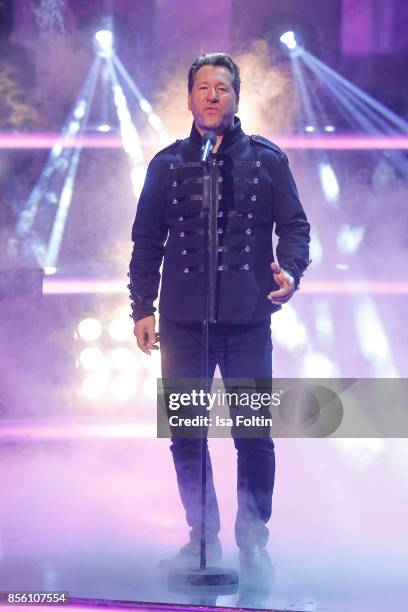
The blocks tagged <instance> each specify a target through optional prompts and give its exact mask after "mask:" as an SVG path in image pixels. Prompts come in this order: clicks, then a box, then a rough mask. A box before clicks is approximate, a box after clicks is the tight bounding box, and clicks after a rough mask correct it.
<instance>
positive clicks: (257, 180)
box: [254, 177, 259, 185]
mask: <svg viewBox="0 0 408 612" xmlns="http://www.w3.org/2000/svg"><path fill="white" fill-rule="evenodd" d="M254 183H255V185H257V184H258V183H259V179H258V178H256V177H255V178H254Z"/></svg>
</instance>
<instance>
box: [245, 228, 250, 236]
mask: <svg viewBox="0 0 408 612" xmlns="http://www.w3.org/2000/svg"><path fill="white" fill-rule="evenodd" d="M245 233H246V234H248V236H250V235H251V234H252V230H251V228H250V227H248V229H247V230H246V232H245Z"/></svg>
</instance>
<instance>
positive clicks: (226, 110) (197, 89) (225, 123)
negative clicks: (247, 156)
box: [188, 66, 238, 135]
mask: <svg viewBox="0 0 408 612" xmlns="http://www.w3.org/2000/svg"><path fill="white" fill-rule="evenodd" d="M188 109H189V110H191V112H192V113H193V116H194V120H195V125H196V128H197V130H198V131H199V132H200V134H201V135H203V134H204V132H206V131H207V130H212V131H213V132H215V133H216V134H223V133H224V132H225V131H226V130H227V129H228V128H229V127H231V126H232V124H233V122H234V115H235V113H236V112H237V111H238V97H237V96H236V94H235V91H234V87H233V85H232V74H231V72H230V71H229V70H228V69H227V68H224V67H223V66H202V67H201V68H200V69H199V70H197V72H196V75H195V80H194V85H193V89H192V90H191V93H189V94H188Z"/></svg>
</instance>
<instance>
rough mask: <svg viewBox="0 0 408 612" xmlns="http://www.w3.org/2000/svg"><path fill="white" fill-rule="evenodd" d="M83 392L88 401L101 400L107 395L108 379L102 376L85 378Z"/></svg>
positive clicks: (96, 375)
mask: <svg viewBox="0 0 408 612" xmlns="http://www.w3.org/2000/svg"><path fill="white" fill-rule="evenodd" d="M81 390H82V394H83V396H84V397H86V399H89V400H98V399H101V398H102V397H103V396H104V395H105V391H106V378H105V377H104V376H101V375H100V374H99V375H98V374H95V375H93V376H88V378H85V380H84V381H83V382H82V386H81Z"/></svg>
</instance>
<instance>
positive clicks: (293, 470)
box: [0, 438, 408, 612]
mask: <svg viewBox="0 0 408 612" xmlns="http://www.w3.org/2000/svg"><path fill="white" fill-rule="evenodd" d="M337 442H338V441H337ZM384 444H385V446H384V448H383V450H382V452H381V454H380V455H375V452H374V451H371V455H370V459H369V458H368V455H367V453H368V451H367V448H366V449H365V452H366V454H365V455H361V452H362V450H361V448H360V451H361V452H360V455H359V456H360V460H359V461H360V463H358V462H357V463H356V462H354V463H353V462H351V456H352V453H353V452H354V453H355V452H356V450H355V449H354V451H352V450H351V448H350V447H349V448H348V450H347V453H346V454H344V453H343V452H342V450H341V446H339V444H335V441H333V440H277V441H276V453H277V479H276V489H275V494H274V511H273V518H272V520H271V522H270V542H269V552H270V555H271V558H272V562H273V565H274V569H275V577H274V580H273V583H271V585H270V590H269V592H268V593H265V592H257V591H256V590H253V589H248V588H242V587H240V589H239V591H238V592H237V593H235V594H232V595H222V596H218V597H215V596H214V595H212V594H208V593H207V594H206V593H203V594H201V595H200V594H190V595H188V594H180V593H173V592H171V591H170V590H169V589H168V587H167V585H166V580H165V576H164V575H163V574H162V573H161V572H160V571H159V570H158V562H159V560H160V559H161V558H164V557H167V556H169V555H171V554H173V553H174V552H175V551H176V550H177V548H178V546H180V545H181V544H183V543H184V542H185V541H186V538H187V530H186V527H185V524H184V518H183V513H182V511H181V508H180V504H179V500H178V494H177V485H176V480H175V475H174V473H173V466H172V462H171V457H170V454H169V450H168V441H167V440H158V439H154V438H151V439H146V438H138V439H131V440H129V439H127V440H126V439H82V440H73V439H66V440H64V439H62V440H52V441H51V440H48V441H45V440H43V441H41V440H37V441H31V442H29V441H28V440H19V441H16V440H14V441H4V440H3V441H2V442H1V445H0V488H1V506H0V518H1V522H0V591H44V590H46V591H66V592H68V593H69V594H70V596H71V597H73V598H74V600H75V601H74V603H75V605H76V606H79V605H81V606H83V607H84V609H85V608H86V609H87V610H89V609H93V608H95V609H96V607H98V608H99V607H100V606H101V605H103V602H105V603H106V605H107V606H109V607H110V608H111V609H114V608H115V607H122V606H124V605H126V606H127V605H130V603H127V604H125V603H124V602H134V603H135V604H136V602H139V603H140V602H146V603H149V602H150V604H154V603H156V604H157V606H156V607H159V608H160V609H163V608H162V607H161V606H160V605H159V604H169V605H170V604H182V605H187V606H189V605H201V606H217V607H218V606H221V607H232V608H255V609H267V610H291V611H295V610H297V611H301V612H306V611H316V612H317V611H322V612H323V611H324V612H380V611H381V612H385V611H388V610H392V611H393V612H406V610H407V609H408V579H407V578H408V553H407V547H406V541H407V527H406V521H405V518H404V517H405V512H406V508H407V506H408V504H407V501H408V481H407V478H406V473H407V471H406V470H405V471H404V470H403V467H402V464H401V461H402V458H403V456H405V457H406V454H405V455H402V454H401V453H405V451H404V450H403V449H404V447H405V442H404V441H403V440H388V441H385V443H384ZM210 449H211V450H212V458H213V466H214V473H215V484H216V488H217V491H218V497H219V503H220V508H221V515H222V531H221V540H222V543H223V547H224V553H225V554H224V564H225V565H226V566H227V567H233V568H237V564H238V555H237V549H236V546H235V543H234V536H233V528H234V515H235V508H236V501H235V478H236V466H235V450H234V449H233V446H232V442H231V440H215V439H214V440H211V441H210ZM356 456H357V455H356ZM361 457H363V459H364V457H365V459H364V461H365V464H364V466H363V463H362V462H363V459H362V458H361ZM83 600H87V601H83ZM120 602H123V603H122V606H121V604H120ZM148 608H149V609H152V607H151V605H148ZM20 609H21V608H20ZM153 609H154V606H153Z"/></svg>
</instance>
